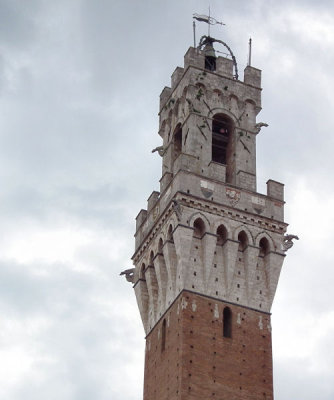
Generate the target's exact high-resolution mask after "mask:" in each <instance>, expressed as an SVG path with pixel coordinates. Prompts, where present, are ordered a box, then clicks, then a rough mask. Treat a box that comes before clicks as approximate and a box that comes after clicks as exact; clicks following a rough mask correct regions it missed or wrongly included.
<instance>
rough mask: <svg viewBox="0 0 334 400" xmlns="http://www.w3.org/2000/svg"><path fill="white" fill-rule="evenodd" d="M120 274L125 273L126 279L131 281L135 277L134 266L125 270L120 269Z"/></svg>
mask: <svg viewBox="0 0 334 400" xmlns="http://www.w3.org/2000/svg"><path fill="white" fill-rule="evenodd" d="M120 275H125V278H126V280H127V281H128V282H131V283H133V281H134V278H135V269H134V268H130V269H126V270H125V271H122V272H121V273H120Z"/></svg>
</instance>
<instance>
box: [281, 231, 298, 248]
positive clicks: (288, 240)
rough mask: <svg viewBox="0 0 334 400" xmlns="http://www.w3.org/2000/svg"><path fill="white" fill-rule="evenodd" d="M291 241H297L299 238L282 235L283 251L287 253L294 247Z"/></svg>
mask: <svg viewBox="0 0 334 400" xmlns="http://www.w3.org/2000/svg"><path fill="white" fill-rule="evenodd" d="M293 239H296V240H299V237H298V236H296V235H288V234H287V235H284V238H283V251H288V250H289V249H291V247H292V246H293V245H294V243H293V241H292V240H293Z"/></svg>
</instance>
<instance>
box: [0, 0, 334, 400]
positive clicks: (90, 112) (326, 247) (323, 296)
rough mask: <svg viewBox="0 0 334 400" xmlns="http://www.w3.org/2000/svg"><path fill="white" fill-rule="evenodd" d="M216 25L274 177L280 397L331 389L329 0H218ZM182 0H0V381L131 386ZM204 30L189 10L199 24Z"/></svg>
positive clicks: (19, 394) (26, 387)
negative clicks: (145, 212) (279, 187)
mask: <svg viewBox="0 0 334 400" xmlns="http://www.w3.org/2000/svg"><path fill="white" fill-rule="evenodd" d="M210 4H211V10H212V14H213V15H214V16H215V17H216V18H217V19H221V20H223V21H224V22H225V23H226V26H225V27H224V28H223V29H222V28H221V27H219V28H215V29H213V30H212V35H213V36H216V37H217V38H220V39H222V40H224V41H226V42H227V43H228V44H229V45H230V46H231V47H232V49H233V51H234V53H235V55H236V57H237V61H238V63H239V69H240V70H241V71H242V70H243V68H244V67H245V64H246V61H247V43H248V39H249V37H250V36H251V37H252V38H253V44H254V47H253V65H254V66H256V67H258V68H260V69H262V71H263V111H262V112H261V114H260V115H259V117H258V120H259V121H264V122H267V123H268V124H269V127H268V128H266V129H263V130H262V132H261V134H260V135H259V136H258V155H257V157H258V190H259V191H260V192H264V190H265V182H266V180H267V179H269V178H272V179H275V180H278V181H280V182H283V183H285V185H286V186H285V189H286V202H287V204H286V220H287V222H289V223H290V228H289V232H290V233H295V234H298V235H299V237H300V240H299V242H297V243H296V244H295V246H294V247H293V249H291V250H290V251H289V252H288V256H287V258H286V260H285V263H284V266H283V271H282V274H281V279H280V282H279V287H278V291H277V294H276V298H275V301H274V306H273V309H272V311H273V329H274V330H273V354H274V383H275V399H276V400H291V399H302V400H311V399H312V400H313V399H315V398H316V399H317V400H329V399H331V400H332V399H333V398H334V379H333V378H334V368H333V366H334V346H333V336H334V290H333V278H334V271H333V267H334V246H333V244H332V238H333V237H334V213H333V208H334V184H333V173H334V167H333V159H334V157H333V154H334V122H333V116H334V96H333V93H334V77H333V65H334V51H333V49H334V3H333V2H332V1H331V0H327V1H326V0H324V1H320V0H318V1H311V0H295V1H293V0H289V1H285V0H280V1H273V0H248V1H246V0H233V1H228V0H224V1H222V0H217V1H214V0H212V1H211V3H210ZM193 12H197V13H207V2H203V1H199V0H197V1H195V0H193V1H190V0H187V1H186V0H178V1H176V0H169V1H161V0H146V1H135V0H132V1H131V0H95V1H93V0H58V1H51V0H0V188H1V190H0V399H1V400H22V399H25V400H42V399H43V400H45V399H48V400H59V399H61V400H91V399H94V400H107V399H108V400H110V399H112V400H141V399H142V382H143V356H144V331H143V328H142V325H141V321H140V318H139V312H138V310H137V306H136V302H135V297H134V293H133V291H132V289H131V285H130V284H128V283H127V282H126V281H125V279H121V278H120V277H119V272H120V271H121V270H123V269H125V268H129V267H131V256H132V253H133V250H134V239H133V234H134V229H135V227H134V218H135V217H136V215H137V213H138V212H139V210H140V209H141V208H145V207H146V199H147V198H148V196H149V195H150V193H151V192H152V190H158V188H159V184H158V180H159V178H160V171H161V166H160V162H161V159H160V158H159V156H157V155H156V153H155V154H151V149H152V148H154V147H156V146H158V145H160V144H161V140H160V137H159V136H158V134H157V130H158V117H157V113H158V99H159V94H160V92H161V90H162V89H163V87H164V86H167V85H169V83H170V75H171V73H172V72H173V70H174V68H175V67H176V66H177V65H182V64H183V55H184V53H185V52H186V50H187V49H188V47H189V46H191V45H192V43H193V42H192V41H193V38H192V18H191V16H192V13H193ZM205 33H206V28H205V26H203V24H202V25H201V24H198V36H199V35H201V34H205Z"/></svg>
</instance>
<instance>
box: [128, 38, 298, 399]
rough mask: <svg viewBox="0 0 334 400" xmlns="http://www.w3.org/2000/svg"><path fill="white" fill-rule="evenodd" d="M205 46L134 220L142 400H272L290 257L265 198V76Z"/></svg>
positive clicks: (169, 98)
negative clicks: (261, 138) (275, 320)
mask: <svg viewBox="0 0 334 400" xmlns="http://www.w3.org/2000/svg"><path fill="white" fill-rule="evenodd" d="M214 42H218V44H219V43H220V44H223V45H225V46H226V47H227V48H228V50H229V51H230V49H229V47H228V46H227V45H226V44H225V43H223V42H221V41H219V40H215V39H213V38H211V37H203V38H202V39H201V42H200V45H199V47H198V48H197V49H195V48H192V47H191V48H189V50H188V51H187V53H186V54H185V57H184V67H183V68H181V67H177V68H176V69H175V71H174V73H173V75H172V78H171V87H165V88H164V89H163V91H162V93H161V95H160V113H159V116H160V124H159V135H160V136H161V137H162V139H163V145H162V146H160V147H158V148H157V149H155V150H156V151H158V153H159V155H160V156H161V157H162V177H161V179H160V192H155V191H154V192H153V193H152V194H151V196H150V197H149V199H148V204H147V210H141V211H140V213H139V214H138V216H137V218H136V233H135V239H136V246H135V253H134V256H133V262H134V265H135V268H134V269H132V270H127V271H124V274H126V277H127V279H128V280H129V281H131V282H133V284H134V290H135V294H136V298H137V302H138V307H139V311H140V314H141V318H142V321H143V325H144V329H145V333H146V356H145V378H144V400H167V399H168V400H188V399H189V400H190V399H192V400H199V399H201V400H202V399H217V400H237V399H238V400H264V399H266V400H272V399H273V382H272V351H271V325H270V309H271V305H272V302H273V298H274V295H275V291H276V286H277V283H278V279H279V275H280V271H281V266H282V263H283V260H284V255H285V254H284V252H285V251H286V249H287V248H288V247H289V246H290V245H291V243H292V242H291V237H290V236H289V237H288V236H284V233H285V231H286V227H287V224H286V223H284V221H283V207H284V199H283V185H282V184H281V183H278V182H275V181H273V180H269V181H268V182H267V194H266V195H263V194H259V193H257V192H256V136H257V134H258V133H259V132H260V130H261V127H262V126H263V125H265V126H266V124H263V123H257V122H256V116H257V114H258V113H259V112H260V110H261V71H260V70H258V69H256V68H253V67H251V66H247V67H246V68H245V71H244V80H243V81H241V80H239V79H238V76H237V65H236V62H235V58H234V56H233V54H232V52H231V55H232V58H227V57H216V54H215V50H214V47H213V43H214Z"/></svg>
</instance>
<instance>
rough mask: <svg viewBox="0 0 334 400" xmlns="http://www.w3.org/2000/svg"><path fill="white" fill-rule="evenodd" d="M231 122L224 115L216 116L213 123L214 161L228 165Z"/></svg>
mask: <svg viewBox="0 0 334 400" xmlns="http://www.w3.org/2000/svg"><path fill="white" fill-rule="evenodd" d="M231 126H232V124H231V121H230V120H229V119H228V118H227V117H226V116H224V115H216V116H215V117H214V118H213V121H212V161H214V162H217V163H219V164H225V165H226V164H227V161H228V144H229V138H230V133H231Z"/></svg>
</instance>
